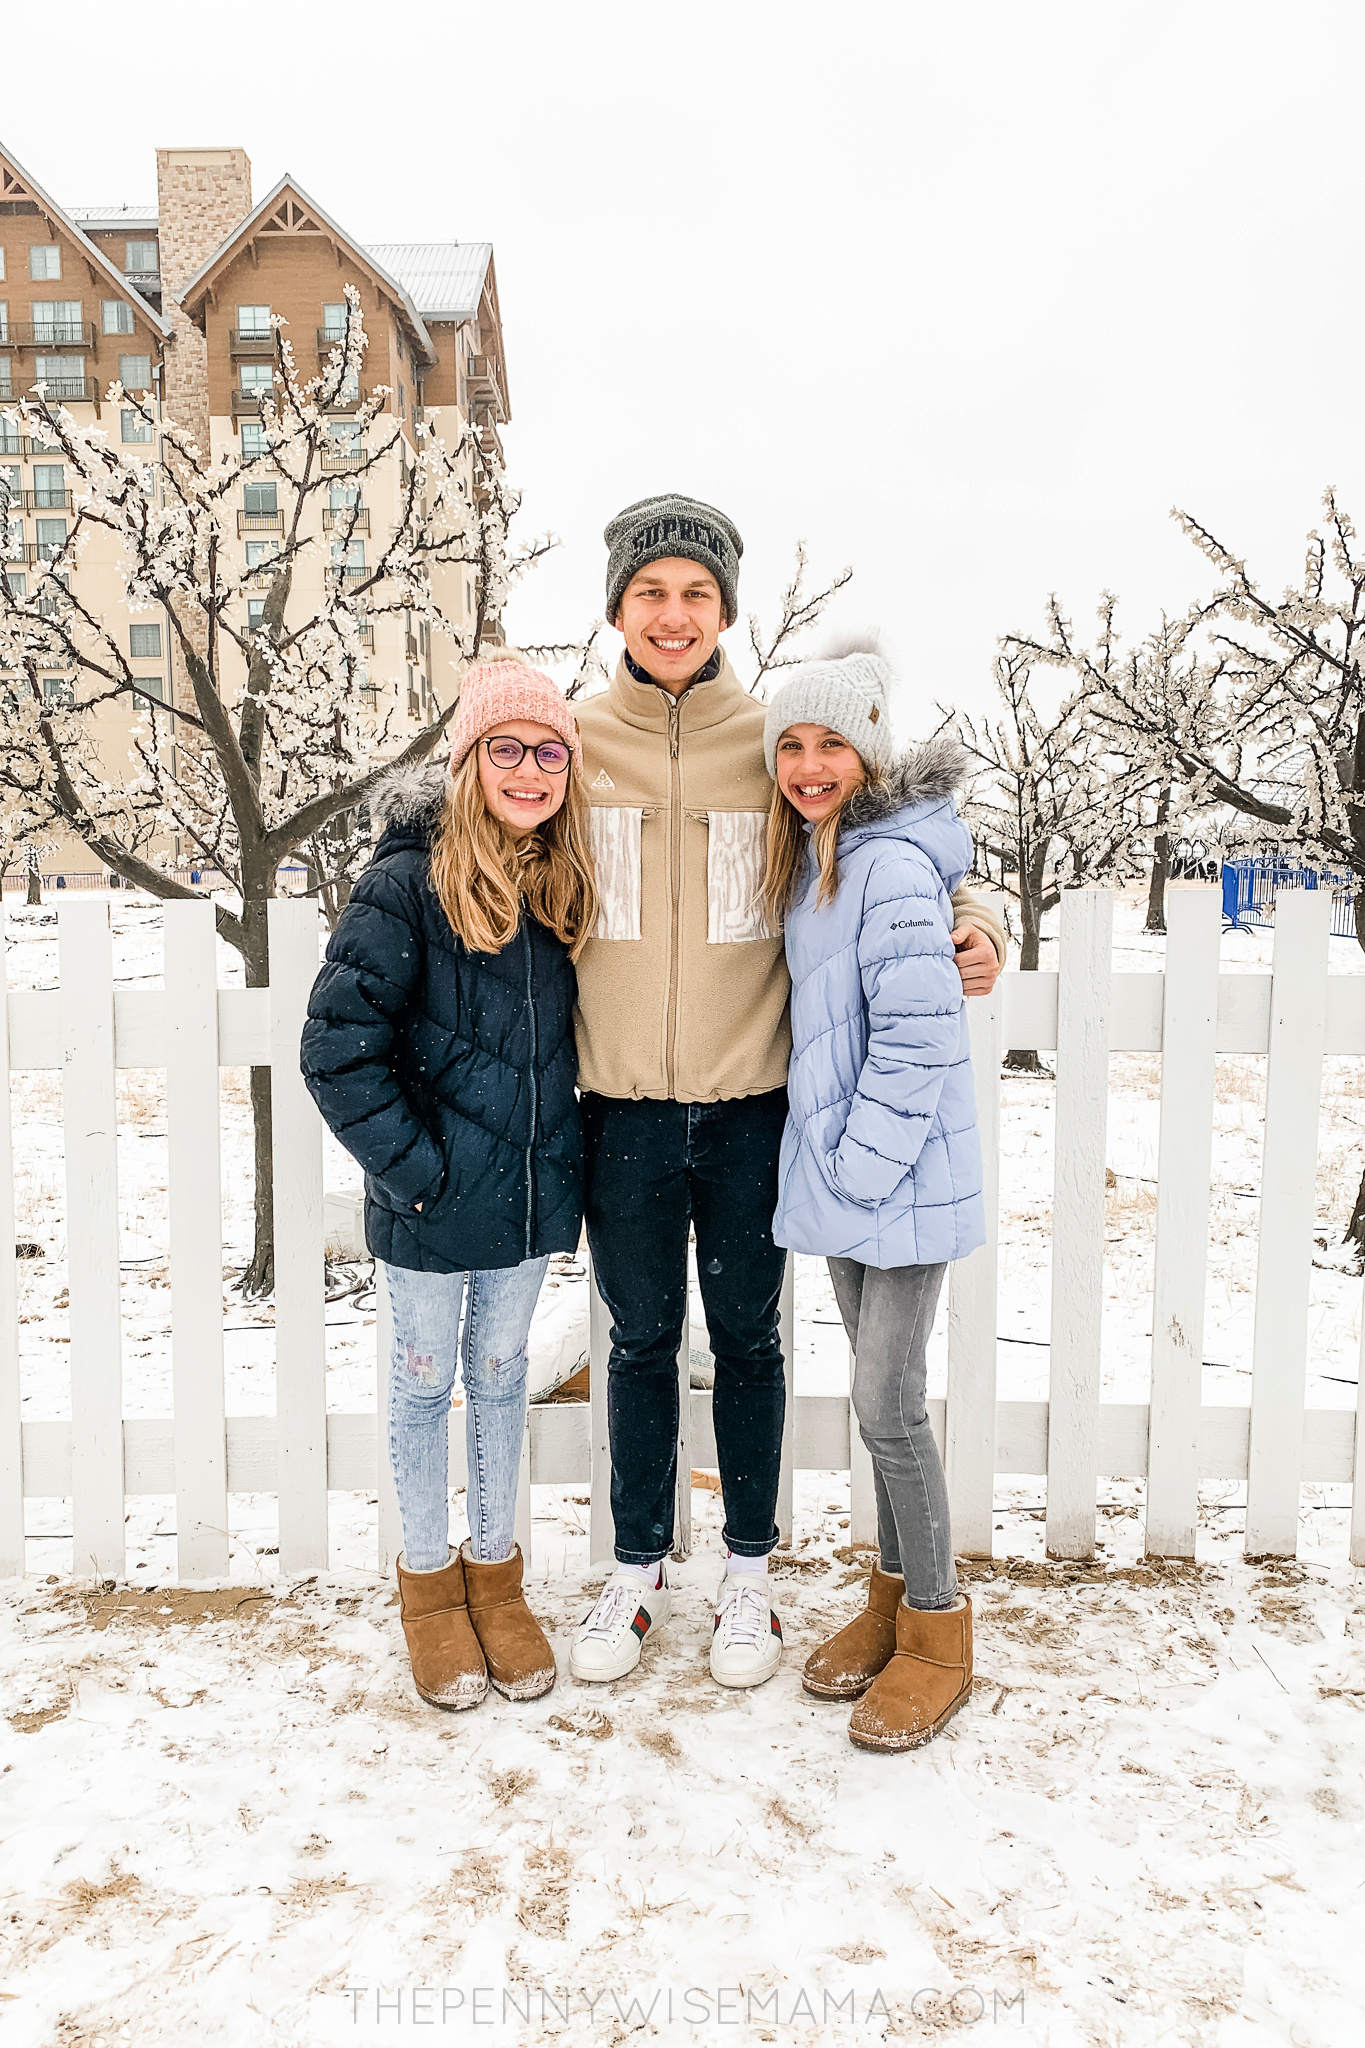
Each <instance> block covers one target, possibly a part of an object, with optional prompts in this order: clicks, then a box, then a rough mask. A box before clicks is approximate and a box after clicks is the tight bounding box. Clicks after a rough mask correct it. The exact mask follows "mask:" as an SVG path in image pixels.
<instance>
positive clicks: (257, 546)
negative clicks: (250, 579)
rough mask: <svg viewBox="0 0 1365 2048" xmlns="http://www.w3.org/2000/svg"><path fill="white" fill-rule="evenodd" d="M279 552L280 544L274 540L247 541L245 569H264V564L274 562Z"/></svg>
mask: <svg viewBox="0 0 1365 2048" xmlns="http://www.w3.org/2000/svg"><path fill="white" fill-rule="evenodd" d="M279 551H280V544H279V542H278V541H275V540H249V541H248V542H247V544H246V565H247V568H248V569H261V568H264V566H265V564H266V563H267V562H273V561H274V559H275V557H276V555H278V553H279Z"/></svg>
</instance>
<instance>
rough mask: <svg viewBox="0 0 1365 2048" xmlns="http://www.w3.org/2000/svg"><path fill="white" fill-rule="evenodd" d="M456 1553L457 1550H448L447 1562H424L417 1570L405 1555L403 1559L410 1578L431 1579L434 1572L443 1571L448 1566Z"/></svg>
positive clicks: (404, 1567) (404, 1568)
mask: <svg viewBox="0 0 1365 2048" xmlns="http://www.w3.org/2000/svg"><path fill="white" fill-rule="evenodd" d="M455 1555H456V1552H455V1551H454V1550H448V1551H447V1553H446V1562H445V1564H424V1565H422V1566H421V1567H420V1569H418V1570H417V1571H414V1570H413V1568H412V1566H411V1565H410V1564H409V1563H408V1561H407V1559H406V1557H405V1558H404V1559H403V1570H404V1571H405V1572H406V1573H407V1575H408V1577H409V1578H410V1579H429V1578H430V1577H431V1575H432V1573H433V1572H443V1571H444V1570H445V1568H446V1565H448V1564H449V1563H450V1560H451V1558H452V1557H454V1556H455Z"/></svg>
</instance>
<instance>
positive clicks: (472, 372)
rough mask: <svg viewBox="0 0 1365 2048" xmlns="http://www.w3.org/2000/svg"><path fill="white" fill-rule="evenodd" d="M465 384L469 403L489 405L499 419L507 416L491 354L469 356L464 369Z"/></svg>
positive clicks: (505, 403)
mask: <svg viewBox="0 0 1365 2048" xmlns="http://www.w3.org/2000/svg"><path fill="white" fill-rule="evenodd" d="M465 384H466V386H467V389H468V392H469V401H470V404H471V405H486V406H489V407H490V408H491V409H492V410H493V412H494V413H495V415H496V417H497V418H498V419H500V420H503V419H506V417H507V402H506V400H505V399H504V397H503V395H502V386H501V384H500V383H499V382H498V371H497V365H496V363H495V362H494V361H493V358H492V356H471V357H470V358H469V363H468V367H467V369H466V371H465Z"/></svg>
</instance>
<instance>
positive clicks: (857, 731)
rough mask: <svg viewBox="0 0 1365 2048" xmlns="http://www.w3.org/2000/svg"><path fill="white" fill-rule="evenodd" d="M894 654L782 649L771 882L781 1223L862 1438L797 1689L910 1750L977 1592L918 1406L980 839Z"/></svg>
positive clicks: (954, 751) (959, 1059) (962, 1184)
mask: <svg viewBox="0 0 1365 2048" xmlns="http://www.w3.org/2000/svg"><path fill="white" fill-rule="evenodd" d="M891 680H892V677H891V671H890V669H889V668H888V666H887V664H886V662H885V660H884V659H883V658H882V657H881V655H880V653H879V652H877V650H876V649H875V648H874V647H869V646H856V647H851V648H848V649H846V650H844V651H843V652H842V653H836V654H835V655H833V656H832V657H830V658H827V659H825V660H821V661H813V662H808V663H804V664H802V665H801V666H800V667H798V668H795V669H793V670H792V672H791V674H790V676H789V677H788V680H787V681H786V682H785V683H783V685H782V687H781V688H780V689H779V690H777V691H776V692H775V694H774V696H773V698H772V701H771V703H770V704H769V705H768V710H767V719H766V723H765V727H764V748H765V752H766V756H767V762H768V768H769V772H770V773H771V774H772V776H773V779H774V789H773V795H772V805H771V809H770V811H769V815H768V867H767V876H766V880H765V883H764V902H765V907H766V909H767V912H768V915H769V917H770V919H772V920H773V921H775V922H776V921H778V920H780V921H782V923H783V926H784V931H785V940H786V949H787V965H788V967H789V968H790V970H791V981H792V994H791V1024H792V1056H791V1069H790V1073H789V1076H788V1083H787V1087H788V1096H789V1104H790V1108H789V1114H788V1118H787V1126H786V1131H785V1134H784V1136H783V1141H782V1155H781V1165H780V1169H779V1199H778V1206H777V1214H776V1217H775V1218H774V1221H773V1236H774V1238H775V1239H776V1241H777V1243H778V1244H779V1245H785V1246H787V1247H788V1248H789V1249H791V1250H793V1251H799V1252H814V1253H821V1254H823V1255H824V1256H825V1257H827V1258H828V1260H829V1271H830V1278H831V1280H832V1281H833V1284H834V1292H835V1296H836V1298H837V1300H838V1303H839V1313H840V1315H841V1316H842V1317H843V1321H844V1326H845V1328H846V1329H847V1331H848V1339H849V1343H850V1345H851V1346H852V1347H853V1353H854V1372H853V1389H852V1400H853V1409H854V1413H855V1415H856V1416H857V1420H858V1429H859V1432H860V1434H861V1436H862V1439H863V1442H864V1443H865V1444H866V1445H867V1448H868V1451H869V1452H870V1454H871V1457H872V1465H873V1474H874V1479H875V1484H876V1497H877V1538H878V1546H879V1549H880V1561H879V1563H878V1564H877V1565H875V1566H874V1567H873V1571H872V1579H871V1583H870V1586H869V1589H868V1604H867V1608H866V1610H865V1611H864V1612H863V1613H862V1614H860V1615H859V1616H858V1617H857V1618H856V1619H855V1620H854V1621H853V1622H851V1623H850V1624H849V1626H848V1627H847V1628H844V1629H841V1630H840V1631H839V1633H838V1634H837V1635H836V1636H834V1637H832V1638H831V1640H830V1641H829V1642H827V1643H824V1644H822V1645H821V1647H820V1648H819V1649H817V1650H816V1651H814V1652H813V1654H812V1655H811V1657H810V1659H809V1661H808V1662H807V1664H806V1668H805V1673H804V1684H805V1687H806V1690H807V1692H810V1693H814V1694H815V1695H817V1697H819V1698H821V1699H836V1700H853V1701H856V1702H857V1704H856V1705H855V1707H854V1710H853V1715H852V1718H851V1720H850V1722H849V1735H850V1737H851V1739H852V1740H853V1741H854V1742H855V1743H857V1744H858V1745H859V1746H860V1747H862V1748H865V1749H877V1750H902V1749H913V1748H915V1747H917V1746H918V1745H919V1744H920V1743H922V1742H927V1741H928V1740H929V1739H930V1737H932V1736H934V1735H936V1734H937V1733H938V1731H939V1729H940V1728H942V1727H943V1726H944V1724H945V1723H946V1722H947V1721H948V1720H950V1719H951V1717H952V1716H953V1715H954V1714H955V1713H956V1712H957V1711H958V1709H959V1708H960V1707H961V1706H963V1705H965V1704H966V1701H967V1699H968V1698H969V1697H970V1694H971V1688H972V1613H971V1603H970V1601H969V1600H967V1599H966V1598H964V1597H963V1596H961V1595H960V1594H959V1592H958V1586H957V1575H956V1572H955V1570H954V1566H953V1546H952V1535H951V1530H950V1528H949V1518H948V1494H947V1487H946V1484H945V1482H944V1477H943V1467H942V1464H941V1462H940V1460H939V1455H938V1449H937V1446H936V1445H935V1442H934V1437H933V1433H932V1431H931V1429H930V1426H929V1416H928V1408H927V1403H926V1399H925V1383H926V1376H927V1375H926V1361H925V1346H926V1343H927V1341H928V1337H929V1332H930V1330H931V1328H932V1326H933V1321H934V1310H935V1306H936V1304H937V1301H938V1297H939V1292H940V1290H941V1288H942V1285H943V1276H944V1273H945V1271H946V1269H947V1264H948V1261H949V1260H951V1259H960V1258H964V1257H965V1256H966V1254H967V1253H968V1252H970V1251H973V1250H974V1249H975V1248H976V1246H977V1245H979V1244H981V1243H982V1242H983V1241H984V1238H985V1215H984V1208H983V1203H982V1194H981V1150H980V1145H979V1142H978V1138H977V1129H976V1105H975V1097H974V1093H973V1088H972V1069H971V1056H970V1052H969V1049H968V1036H967V1020H966V1017H965V1015H964V1014H963V1003H962V984H961V981H960V979H959V977H958V974H957V970H956V967H955V965H954V958H953V941H952V936H951V934H952V926H953V911H952V904H951V900H950V899H951V896H952V892H953V890H954V889H955V888H956V887H957V885H958V884H959V882H960V881H961V880H962V877H963V875H964V874H965V872H966V870H967V868H968V866H969V865H970V862H971V857H972V842H971V837H970V834H969V833H968V831H967V829H966V827H965V826H964V825H963V824H962V823H961V821H960V820H959V818H958V816H957V813H956V811H955V809H954V807H953V798H952V792H953V790H954V789H955V788H956V786H957V784H958V782H959V781H960V779H961V775H962V771H963V767H964V765H965V756H964V755H963V753H962V749H961V748H960V747H959V745H958V744H957V742H956V740H954V739H951V738H949V737H947V736H942V735H941V736H939V737H937V738H935V739H932V740H930V741H928V742H927V743H926V744H925V745H924V746H922V747H919V748H918V749H912V750H911V751H910V752H908V753H905V754H900V755H898V754H897V753H896V751H895V748H894V746H893V743H892V738H891V731H890V720H889V718H888V715H887V698H888V691H889V686H890V683H891Z"/></svg>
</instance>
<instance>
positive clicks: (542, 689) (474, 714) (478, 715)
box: [450, 649, 583, 775]
mask: <svg viewBox="0 0 1365 2048" xmlns="http://www.w3.org/2000/svg"><path fill="white" fill-rule="evenodd" d="M514 719H526V720H528V721H529V722H530V723H531V724H533V725H548V726H549V728H550V730H551V732H556V733H558V734H559V737H560V738H561V739H562V740H563V742H564V744H565V746H566V747H571V748H572V749H573V772H574V774H575V775H581V774H582V773H583V742H582V741H581V740H580V739H579V737H578V721H577V719H576V718H575V717H574V715H573V712H572V711H571V710H570V709H569V701H568V699H567V697H566V696H565V695H564V692H563V691H562V690H561V689H560V687H559V685H558V683H556V682H554V681H553V680H552V679H551V677H549V676H547V675H546V674H545V673H544V672H543V670H541V669H538V668H532V667H531V665H530V663H529V662H527V661H524V660H523V659H522V657H521V655H519V654H517V653H516V652H515V651H514V650H512V649H509V650H508V651H507V653H505V654H493V655H489V656H488V658H487V659H486V660H484V661H478V662H475V664H474V666H473V667H472V668H469V669H466V670H465V675H464V681H463V682H462V683H461V685H460V708H459V710H458V712H457V713H456V715H455V722H454V724H453V725H452V726H451V729H450V772H451V774H452V775H453V774H454V773H455V770H456V769H457V768H458V767H459V765H460V763H461V761H463V759H464V757H465V755H466V754H467V753H468V752H469V751H470V749H471V747H473V746H475V745H476V744H477V743H478V741H479V740H481V739H482V738H483V736H484V734H485V733H486V732H492V730H493V728H494V726H495V725H506V724H508V723H509V722H510V721H512V720H514Z"/></svg>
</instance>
